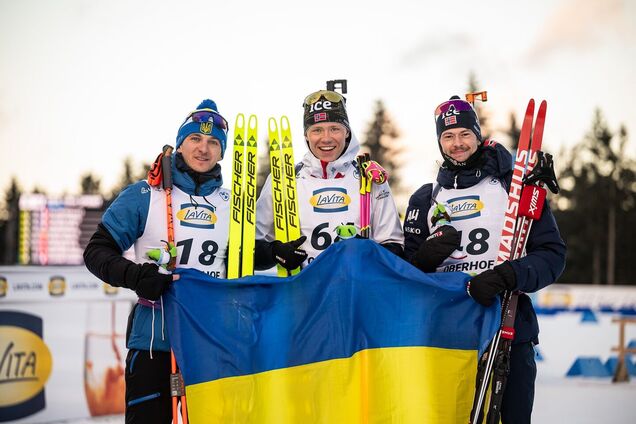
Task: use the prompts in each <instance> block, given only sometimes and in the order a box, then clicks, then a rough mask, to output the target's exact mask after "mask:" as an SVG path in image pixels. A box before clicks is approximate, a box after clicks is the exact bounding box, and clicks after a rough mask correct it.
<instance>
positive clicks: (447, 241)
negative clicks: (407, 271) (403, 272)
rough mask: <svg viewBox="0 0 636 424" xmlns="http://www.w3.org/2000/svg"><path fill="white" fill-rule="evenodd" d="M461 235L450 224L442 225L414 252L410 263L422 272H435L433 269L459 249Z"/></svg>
mask: <svg viewBox="0 0 636 424" xmlns="http://www.w3.org/2000/svg"><path fill="white" fill-rule="evenodd" d="M460 243H461V237H460V236H459V233H458V232H457V230H456V229H455V228H454V227H452V226H450V225H442V226H441V227H439V228H438V229H437V230H435V232H434V233H433V234H431V235H430V236H428V237H427V238H426V240H424V242H423V243H422V244H420V247H419V248H418V249H417V252H415V255H414V256H413V259H412V260H411V263H412V264H413V265H415V266H416V267H418V268H419V269H421V270H422V271H424V272H435V269H436V268H437V267H438V266H439V264H441V263H442V262H444V259H446V258H448V257H449V256H450V255H451V253H453V252H454V251H455V250H457V249H459V247H460Z"/></svg>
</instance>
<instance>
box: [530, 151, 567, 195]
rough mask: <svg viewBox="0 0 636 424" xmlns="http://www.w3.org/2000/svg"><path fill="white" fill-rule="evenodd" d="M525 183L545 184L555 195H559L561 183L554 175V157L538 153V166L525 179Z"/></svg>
mask: <svg viewBox="0 0 636 424" xmlns="http://www.w3.org/2000/svg"><path fill="white" fill-rule="evenodd" d="M523 183H524V184H526V185H531V184H532V185H540V184H541V183H544V184H545V185H546V186H548V188H549V189H550V191H551V192H552V193H554V194H558V193H559V191H560V190H561V188H560V187H559V182H558V181H557V179H556V175H555V174H554V162H553V161H552V155H551V154H549V153H543V152H542V151H538V152H537V165H536V166H535V167H534V169H533V170H532V172H530V173H529V174H528V175H526V177H525V178H524V179H523Z"/></svg>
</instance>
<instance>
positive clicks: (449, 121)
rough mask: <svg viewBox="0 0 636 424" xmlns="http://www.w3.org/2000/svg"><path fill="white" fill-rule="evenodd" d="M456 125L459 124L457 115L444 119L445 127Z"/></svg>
mask: <svg viewBox="0 0 636 424" xmlns="http://www.w3.org/2000/svg"><path fill="white" fill-rule="evenodd" d="M456 123H457V117H456V116H455V115H453V116H447V117H446V118H444V125H445V126H449V125H454V124H456Z"/></svg>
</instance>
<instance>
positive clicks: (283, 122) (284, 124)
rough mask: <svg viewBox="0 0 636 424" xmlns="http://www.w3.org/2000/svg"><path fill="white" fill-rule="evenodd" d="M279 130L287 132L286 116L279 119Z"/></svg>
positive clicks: (287, 120) (287, 122)
mask: <svg viewBox="0 0 636 424" xmlns="http://www.w3.org/2000/svg"><path fill="white" fill-rule="evenodd" d="M280 128H281V129H282V130H288V129H289V118H287V116H286V115H283V116H281V117H280Z"/></svg>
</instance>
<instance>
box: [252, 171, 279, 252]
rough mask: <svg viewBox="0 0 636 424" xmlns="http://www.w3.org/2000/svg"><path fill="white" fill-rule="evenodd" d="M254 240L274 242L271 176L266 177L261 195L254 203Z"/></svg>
mask: <svg viewBox="0 0 636 424" xmlns="http://www.w3.org/2000/svg"><path fill="white" fill-rule="evenodd" d="M256 240H264V241H274V240H275V236H274V212H273V209H272V176H271V174H270V175H268V176H267V179H266V180H265V184H264V185H263V189H262V190H261V194H260V196H259V197H258V200H257V201H256Z"/></svg>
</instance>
